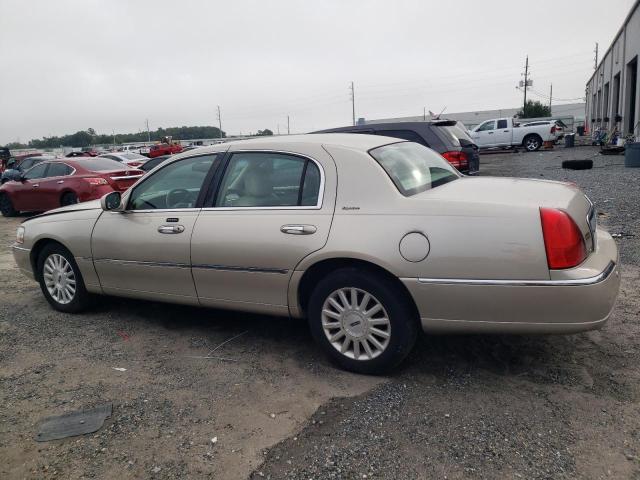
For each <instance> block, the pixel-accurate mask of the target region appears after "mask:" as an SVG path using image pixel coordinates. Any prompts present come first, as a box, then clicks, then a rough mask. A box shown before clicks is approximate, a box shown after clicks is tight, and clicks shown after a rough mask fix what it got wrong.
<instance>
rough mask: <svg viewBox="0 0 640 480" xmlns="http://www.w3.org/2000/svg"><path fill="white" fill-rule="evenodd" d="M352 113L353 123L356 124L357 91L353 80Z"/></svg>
mask: <svg viewBox="0 0 640 480" xmlns="http://www.w3.org/2000/svg"><path fill="white" fill-rule="evenodd" d="M351 113H352V115H353V125H354V126H355V124H356V91H355V89H354V87H353V82H351Z"/></svg>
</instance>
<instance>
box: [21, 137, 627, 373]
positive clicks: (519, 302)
mask: <svg viewBox="0 0 640 480" xmlns="http://www.w3.org/2000/svg"><path fill="white" fill-rule="evenodd" d="M470 239H471V240H470ZM13 252H14V256H15V259H16V262H17V263H18V265H19V267H20V268H21V269H22V271H23V272H25V273H26V274H27V275H29V276H30V277H32V278H34V279H35V280H37V281H38V282H39V283H40V286H41V288H42V292H43V294H44V296H45V298H46V299H47V301H48V302H49V303H50V304H51V306H52V307H53V308H55V309H57V310H60V311H63V312H70V313H75V312H79V311H81V310H83V309H84V308H86V307H87V306H88V305H89V303H90V300H91V296H92V295H94V294H104V295H117V296H122V297H131V298H144V299H149V300H158V301H165V302H173V303H180V304H186V305H198V306H203V307H215V308H227V309H234V310H241V311H246V312H258V313H263V314H271V315H289V316H291V317H295V318H306V319H307V321H308V322H309V325H310V328H311V331H312V332H313V336H314V337H315V339H316V340H317V342H318V343H319V345H320V346H321V347H322V348H323V349H324V351H325V352H326V353H327V354H328V355H329V357H331V358H332V359H333V360H334V361H336V362H337V363H338V364H339V365H341V366H342V367H343V368H346V369H349V370H353V371H357V372H363V373H377V372H381V371H385V370H388V369H390V368H392V367H394V366H396V365H397V364H399V363H400V362H401V361H402V359H403V358H404V357H405V356H406V355H407V354H408V353H409V351H410V350H411V348H412V347H413V345H414V342H415V340H416V336H417V333H418V331H419V328H420V327H422V329H423V330H424V331H426V332H430V333H444V332H456V333H474V332H475V333H480V332H482V333H574V332H580V331H584V330H590V329H595V328H599V327H601V326H602V325H603V324H604V323H605V322H606V320H607V318H608V317H609V315H610V313H611V310H612V308H613V305H614V302H615V299H616V296H617V293H618V288H619V281H620V278H619V271H618V253H617V248H616V244H615V243H614V241H613V239H612V238H611V236H610V235H609V234H608V233H607V232H605V231H604V230H602V229H601V228H598V227H596V216H595V212H594V208H593V206H592V204H591V202H590V201H589V199H588V198H587V197H586V196H585V195H584V194H583V193H582V192H581V191H580V190H579V189H578V188H577V187H575V186H573V185H570V184H566V183H560V182H550V181H539V180H524V179H509V178H491V177H465V176H462V175H461V174H459V173H458V172H457V171H456V170H455V169H453V168H452V167H451V166H450V165H449V164H448V162H447V161H445V160H444V159H443V158H442V157H441V156H440V155H438V154H437V153H435V152H433V151H432V150H430V149H428V148H426V147H424V146H422V145H419V144H417V143H413V142H407V141H400V140H398V139H396V138H389V137H381V136H373V135H351V134H314V135H301V136H287V137H283V138H266V139H256V140H249V141H242V142H235V143H226V144H222V145H215V146H211V147H204V148H201V149H197V150H194V151H191V152H187V153H185V154H181V155H177V156H175V157H173V158H172V159H170V160H168V161H167V162H165V163H162V164H161V165H160V166H158V167H156V168H155V169H154V170H152V171H151V172H149V173H148V174H147V175H146V176H145V177H143V178H142V179H141V180H139V181H138V182H137V183H136V184H135V185H134V186H133V187H131V188H130V189H129V190H127V191H126V192H125V193H124V194H122V195H121V194H120V193H118V192H113V193H110V194H108V195H106V196H105V197H103V198H102V200H101V201H94V202H87V203H82V204H78V205H73V206H70V207H65V208H60V209H56V210H52V211H50V212H47V213H45V214H44V215H40V216H37V217H33V218H30V219H27V220H25V221H24V223H23V224H22V225H21V226H20V227H19V228H18V232H17V241H16V244H15V245H14V247H13Z"/></svg>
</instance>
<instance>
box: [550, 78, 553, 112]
mask: <svg viewBox="0 0 640 480" xmlns="http://www.w3.org/2000/svg"><path fill="white" fill-rule="evenodd" d="M552 99H553V83H552V84H551V88H549V114H551V101H552Z"/></svg>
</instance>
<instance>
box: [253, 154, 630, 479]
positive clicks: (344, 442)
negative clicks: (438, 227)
mask: <svg viewBox="0 0 640 480" xmlns="http://www.w3.org/2000/svg"><path fill="white" fill-rule="evenodd" d="M586 158H591V159H593V160H594V168H593V169H592V170H585V171H570V170H563V169H561V168H560V164H561V161H562V160H566V159H586ZM623 160H624V159H623V157H621V156H601V155H599V154H598V150H597V149H595V148H591V147H581V148H574V149H567V150H564V149H556V150H553V151H546V152H540V153H533V154H531V153H517V154H513V153H506V152H505V153H494V154H486V155H483V156H482V165H481V171H482V174H483V175H496V176H520V177H530V178H545V179H551V180H563V181H572V182H575V183H577V184H578V185H579V186H580V187H581V188H582V189H584V191H585V192H586V193H587V194H588V195H589V197H590V198H591V199H592V201H593V202H594V203H595V205H596V206H597V209H598V214H599V220H600V222H601V223H602V224H604V225H606V226H607V228H608V229H609V230H610V231H611V233H620V234H622V237H620V238H619V239H618V242H619V246H620V248H621V259H622V262H623V268H624V270H623V282H622V291H621V295H620V299H619V301H618V304H617V306H616V309H615V311H614V314H613V316H612V318H611V320H610V322H609V323H608V325H607V326H606V327H605V328H604V329H603V330H601V331H596V332H588V333H585V334H580V335H572V336H554V337H551V336H550V337H544V336H537V337H536V336H520V337H508V336H494V337H488V336H473V337H471V336H467V337H464V336H446V337H431V338H425V339H423V340H422V342H421V344H420V345H419V346H418V348H417V349H416V351H415V352H414V354H413V356H412V357H411V358H410V359H409V361H408V362H407V366H406V368H405V369H404V370H403V371H401V372H398V373H397V374H396V375H395V376H394V377H392V378H390V379H388V380H389V381H388V382H386V383H384V384H382V385H380V386H378V387H377V388H375V389H374V390H373V391H371V392H368V393H366V394H364V395H361V396H359V397H356V398H352V399H334V400H332V401H331V402H329V403H328V404H326V405H324V406H323V407H321V408H320V409H319V410H318V411H317V412H316V413H315V415H314V416H313V417H312V419H311V420H310V421H309V422H307V424H306V425H305V426H304V427H303V428H302V429H301V430H300V431H299V433H298V434H296V435H295V436H294V437H292V438H289V439H287V440H285V441H283V442H281V443H280V444H279V445H277V446H276V447H274V448H272V449H271V450H270V451H269V452H268V455H267V456H266V460H265V463H264V464H263V465H262V466H261V467H260V468H259V469H257V470H256V471H254V473H253V476H252V478H255V479H257V478H262V477H267V478H274V479H276V478H278V479H279V478H293V479H310V478H313V479H324V478H353V479H356V478H384V479H396V478H420V479H431V478H449V479H459V478H460V479H462V478H465V479H467V478H468V479H476V478H496V479H503V478H523V479H558V478H588V479H591V478H593V479H597V478H621V479H629V478H633V479H640V348H639V347H638V343H637V340H638V338H640V337H639V334H640V318H639V317H640V315H639V314H640V291H639V290H640V288H639V287H640V268H638V267H639V266H640V244H639V243H638V242H639V241H640V213H639V207H640V169H626V168H624V167H623V166H622V164H623Z"/></svg>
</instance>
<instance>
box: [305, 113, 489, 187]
mask: <svg viewBox="0 0 640 480" xmlns="http://www.w3.org/2000/svg"><path fill="white" fill-rule="evenodd" d="M312 133H362V134H369V135H384V136H385V137H395V138H402V139H403V140H410V141H412V142H416V143H420V144H422V145H424V146H426V147H429V148H431V149H432V150H435V151H436V152H438V153H439V154H440V155H442V156H443V157H444V158H446V159H447V160H448V161H449V163H450V164H451V165H453V166H454V167H455V168H457V169H458V170H459V171H461V172H462V173H467V174H469V175H473V174H476V173H478V170H479V169H480V154H479V153H478V147H477V145H476V144H475V143H473V140H472V139H471V137H470V136H469V135H468V134H467V132H466V131H465V129H464V127H461V126H459V125H458V122H456V121H455V120H433V121H429V122H396V123H369V124H366V125H356V126H354V127H341V128H330V129H328V130H319V131H317V132H312Z"/></svg>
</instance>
